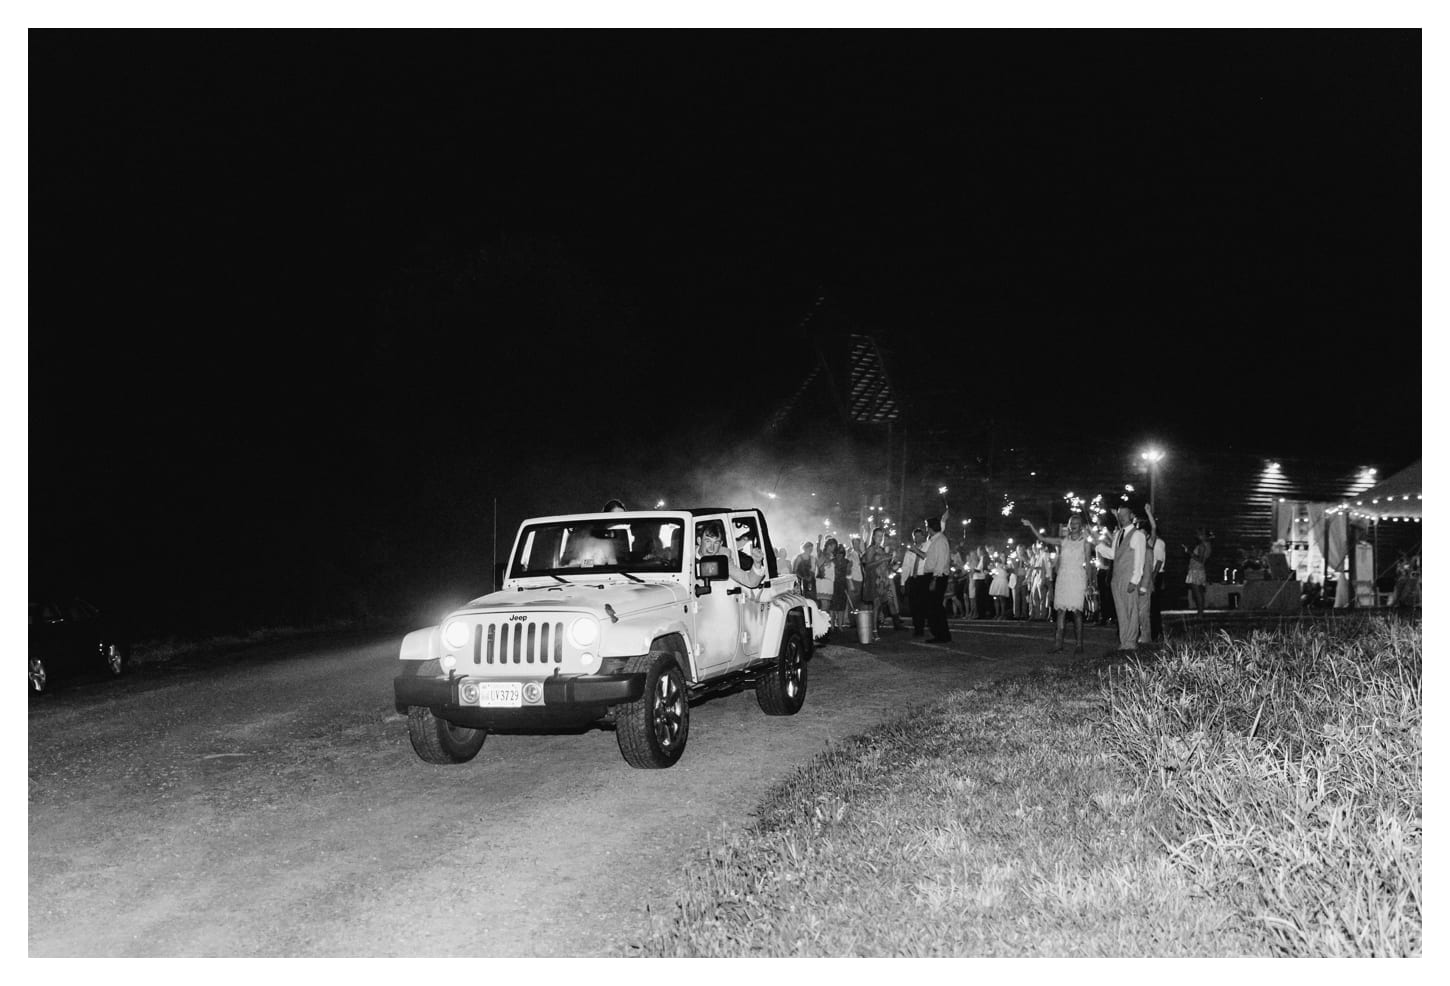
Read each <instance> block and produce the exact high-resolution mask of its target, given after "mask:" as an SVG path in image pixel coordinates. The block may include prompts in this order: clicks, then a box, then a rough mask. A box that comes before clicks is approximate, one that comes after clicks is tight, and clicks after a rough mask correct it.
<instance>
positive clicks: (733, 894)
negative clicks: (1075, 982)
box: [620, 621, 1422, 956]
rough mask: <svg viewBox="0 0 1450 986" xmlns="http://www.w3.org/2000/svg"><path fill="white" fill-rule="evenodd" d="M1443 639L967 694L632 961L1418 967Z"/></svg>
mask: <svg viewBox="0 0 1450 986" xmlns="http://www.w3.org/2000/svg"><path fill="white" fill-rule="evenodd" d="M1420 777H1421V754H1420V632H1419V629H1418V627H1412V626H1407V625H1403V624H1397V623H1386V622H1383V621H1381V622H1378V623H1367V624H1363V625H1359V626H1356V627H1352V628H1347V629H1346V628H1341V629H1335V628H1332V627H1329V626H1325V627H1318V626H1310V627H1307V628H1301V629H1289V630H1284V631H1281V632H1278V633H1264V632H1254V633H1252V634H1251V635H1250V636H1249V637H1248V638H1246V639H1235V638H1233V637H1231V636H1227V635H1224V636H1221V637H1219V638H1217V639H1216V640H1209V641H1195V642H1192V643H1189V644H1187V645H1182V646H1177V647H1174V648H1172V649H1170V650H1168V651H1166V652H1165V653H1163V654H1162V655H1161V656H1160V657H1159V659H1158V660H1156V661H1154V660H1145V661H1144V662H1143V663H1135V664H1129V665H1125V666H1113V665H1109V666H1108V667H1107V668H1104V669H1099V668H1096V667H1093V666H1088V665H1084V666H1080V667H1078V668H1075V669H1066V670H1047V671H1043V672H1039V673H1036V674H1032V675H1027V676H1022V677H1018V678H1013V679H1007V680H1004V681H1000V682H997V683H994V684H992V685H990V686H988V687H984V688H980V689H973V690H970V691H966V692H958V693H954V694H952V695H949V696H947V697H946V698H944V699H943V700H941V701H939V702H937V703H935V704H933V705H930V706H926V707H923V708H920V709H912V710H909V711H907V712H906V713H905V714H904V715H903V716H902V717H900V718H899V719H897V720H894V721H892V722H890V723H886V724H883V725H882V726H880V727H877V728H876V729H873V730H871V731H869V732H867V733H865V734H864V735H861V736H858V737H854V738H852V739H850V740H848V741H846V742H844V743H841V744H839V745H836V746H833V747H832V748H831V749H830V750H828V751H827V752H826V753H824V754H822V755H821V756H820V757H818V758H817V759H816V760H815V761H814V762H812V763H811V764H809V765H807V766H805V767H803V768H802V769H801V770H799V771H798V772H797V773H796V774H795V775H794V776H793V777H791V778H790V779H788V780H787V781H786V782H785V783H783V784H781V785H780V786H778V787H777V788H775V789H774V790H772V791H771V792H770V794H769V795H768V796H767V798H766V800H765V802H764V803H763V804H762V805H761V806H760V807H759V809H758V818H757V821H756V823H755V824H754V825H753V826H751V827H750V828H749V829H747V830H745V831H739V832H733V833H730V834H728V835H727V836H725V837H723V838H722V839H721V840H719V841H718V842H717V843H716V844H714V845H712V846H710V847H708V848H707V849H706V850H704V851H702V852H701V853H700V854H699V855H698V856H697V857H696V858H694V859H691V860H690V861H689V863H688V865H687V867H686V869H685V870H684V872H683V873H682V874H681V877H680V880H681V882H680V887H679V889H678V892H677V893H676V894H675V896H674V899H673V902H672V904H671V906H669V907H667V908H666V910H665V911H664V912H658V911H657V912H656V913H655V914H654V917H653V922H652V925H653V926H652V930H651V934H650V935H649V936H648V938H647V939H646V940H644V941H641V942H630V943H625V944H623V945H622V946H621V947H620V952H621V954H627V955H662V956H674V955H680V956H685V955H688V956H748V955H771V956H782V955H817V956H820V955H868V956H896V955H923V956H943V955H1012V956H1028V955H1043V956H1093V955H1107V956H1140V955H1141V956H1147V955H1155V956H1159V955H1161V956H1168V955H1183V956H1210V955H1211V956H1227V955H1275V954H1277V955H1313V956H1340V955H1415V954H1419V952H1420V950H1421V938H1422V932H1421V908H1420V886H1421V881H1420V845H1421V828H1420V818H1421V813H1420Z"/></svg>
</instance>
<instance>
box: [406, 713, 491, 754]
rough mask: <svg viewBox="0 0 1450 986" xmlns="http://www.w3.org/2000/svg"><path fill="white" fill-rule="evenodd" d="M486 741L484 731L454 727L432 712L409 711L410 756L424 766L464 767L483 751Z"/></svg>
mask: <svg viewBox="0 0 1450 986" xmlns="http://www.w3.org/2000/svg"><path fill="white" fill-rule="evenodd" d="M487 738H488V730H486V729H472V728H470V727H468V726H455V725H454V724H453V723H451V722H449V721H448V720H447V719H440V718H438V717H437V716H435V715H434V714H433V710H432V709H427V708H424V707H422V706H418V705H412V706H409V707H408V740H409V742H411V743H412V744H413V752H414V753H416V754H418V757H419V759H421V760H423V761H425V762H427V763H436V764H455V763H467V762H468V761H470V760H472V759H473V758H474V757H476V756H477V755H478V751H479V750H481V749H483V741H484V740H485V739H487Z"/></svg>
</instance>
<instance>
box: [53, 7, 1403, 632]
mask: <svg viewBox="0 0 1450 986" xmlns="http://www.w3.org/2000/svg"><path fill="white" fill-rule="evenodd" d="M726 40H728V44H727V43H725V42H726ZM1420 74H1421V50H1420V35H1419V33H1418V32H1413V31H1409V32H1383V31H1381V32H1366V31H1360V32H1273V33H1270V32H1257V31H1234V32H1197V33H1189V32H1178V33H1152V32H1133V33H1125V32H1083V33H1054V32H1036V33H1031V34H1017V33H1010V32H990V33H988V32H972V33H945V32H936V33H928V34H917V33H911V34H907V33H890V34H887V33H880V32H876V33H871V34H848V33H835V34H825V33H806V34H789V35H785V34H773V33H766V32H760V33H740V34H733V35H731V36H729V37H728V39H724V38H722V37H721V36H719V35H710V34H706V33H690V34H662V33H661V34H648V35H646V34H625V35H608V36H605V35H598V34H594V35H590V34H573V33H548V34H537V33H505V32H488V33H475V34H469V35H459V34H432V33H409V34H406V35H404V34H401V33H387V32H382V33H353V32H348V33H328V34H308V35H306V36H300V35H295V34H284V33H279V32H268V31H262V32H245V33H243V32H226V33H223V32H214V33H205V34H197V33H188V32H171V33H165V34H159V33H145V32H142V33H135V32H131V33H125V34H121V33H85V32H74V31H72V32H64V33H35V32H32V33H31V35H30V65H29V85H30V106H29V180H30V200H29V210H30V212H29V219H30V227H29V251H30V256H29V262H30V282H29V360H30V362H29V376H30V380H29V384H30V422H29V436H28V438H29V443H30V445H29V452H30V475H29V482H30V488H29V495H30V500H29V503H30V557H31V571H32V578H33V579H37V578H40V577H42V576H45V577H51V576H56V577H70V576H71V575H72V574H73V573H74V572H75V571H77V570H85V571H88V572H101V573H102V575H101V576H98V578H100V579H101V581H103V582H105V583H107V584H109V585H112V586H114V585H116V584H125V585H127V586H129V587H130V588H131V591H132V593H133V594H142V595H147V596H149V597H150V598H151V599H152V600H153V601H154V600H155V599H156V598H158V597H166V598H168V599H172V600H174V604H173V606H172V609H173V610H188V611H190V610H193V609H195V608H198V607H200V608H205V607H206V606H208V605H210V606H212V607H213V608H218V607H221V604H220V603H218V602H217V599H216V597H219V596H222V595H226V594H233V595H235V594H244V593H243V590H244V589H246V591H248V592H251V593H252V594H253V596H254V598H261V597H263V596H266V595H267V594H268V593H269V592H270V593H272V594H273V595H275V596H289V597H292V598H299V599H300V598H303V597H307V598H309V599H312V600H313V603H312V606H313V609H312V610H306V611H304V610H305V607H304V610H299V611H298V612H297V613H296V614H289V615H295V616H296V618H298V619H304V618H306V617H307V616H308V615H309V613H313V614H315V613H318V612H322V611H323V610H325V609H326V608H327V606H326V603H325V602H321V601H319V600H321V599H323V598H324V597H326V596H327V595H328V593H329V591H330V590H329V589H327V588H319V587H326V586H348V587H349V588H347V589H339V590H337V591H339V592H357V593H363V594H366V593H369V592H371V593H373V594H374V595H375V596H376V595H379V594H382V595H385V594H386V592H387V591H388V590H386V589H382V588H377V587H376V586H374V585H373V584H372V583H369V582H367V580H365V579H364V580H359V578H358V577H357V574H356V573H357V572H358V571H360V570H364V569H366V570H368V571H373V572H377V571H382V570H385V569H386V570H393V571H396V572H399V573H407V575H406V576H404V575H400V576H399V577H398V579H397V580H395V582H394V583H389V584H390V585H395V584H396V582H397V581H402V580H404V579H405V578H417V577H418V576H417V573H418V572H420V571H425V570H428V571H432V572H433V573H434V574H436V573H437V572H438V571H450V572H452V571H458V570H459V569H460V567H465V568H466V567H467V566H468V564H469V562H468V560H467V559H466V558H461V557H460V555H466V554H467V553H468V552H477V551H478V550H479V547H478V546H479V544H480V543H483V542H480V541H479V540H478V538H477V536H472V537H467V538H461V537H459V536H458V535H457V533H456V532H457V531H458V530H459V528H460V525H467V524H475V523H487V524H491V523H492V516H491V511H492V503H491V501H492V498H493V497H494V496H498V497H499V498H500V499H501V500H502V501H504V502H503V504H502V505H501V507H500V526H501V527H503V528H507V529H511V528H512V526H513V525H514V524H515V523H516V522H517V520H518V518H519V517H521V516H523V515H527V514H532V513H539V512H543V510H544V508H547V509H551V510H552V509H558V510H568V509H584V508H593V507H596V506H597V505H598V503H599V502H602V501H603V499H605V498H607V497H608V496H610V495H613V492H615V491H617V490H620V489H633V488H637V484H636V483H632V482H631V479H632V477H633V478H634V479H637V478H638V473H639V472H640V471H641V470H642V469H644V468H645V467H643V466H641V465H640V460H641V458H643V459H644V460H645V461H647V462H649V463H650V467H651V468H659V467H669V465H670V463H671V461H672V460H678V461H680V462H682V463H685V462H688V464H689V465H690V467H691V468H693V467H694V466H695V465H696V464H697V462H698V461H699V460H700V459H701V458H702V455H703V454H704V450H703V449H702V446H701V445H700V444H699V436H700V435H708V436H712V437H711V438H710V442H711V443H717V444H718V443H719V442H721V441H722V440H723V441H736V442H739V441H743V440H744V439H746V438H747V437H748V436H749V435H751V434H753V433H754V432H755V430H756V429H757V428H758V425H759V420H760V417H761V416H762V415H763V414H765V413H768V411H769V409H770V407H772V406H773V405H774V402H775V401H776V400H777V399H779V398H780V397H783V396H784V395H786V394H788V393H790V392H791V391H792V390H793V389H794V387H795V385H796V383H797V382H798V380H799V379H800V377H801V374H803V373H804V372H806V371H808V369H809V366H810V361H811V359H812V356H811V351H810V348H809V347H808V346H807V345H806V344H805V342H804V341H803V338H802V337H801V334H800V332H799V331H798V328H797V327H798V326H799V324H800V322H801V319H802V318H803V316H804V315H805V313H806V312H807V311H809V310H810V306H811V303H812V301H813V300H814V298H815V297H816V296H817V294H818V293H820V292H821V291H824V293H825V295H826V296H827V298H828V300H829V302H830V303H831V305H832V306H833V311H834V312H835V314H836V317H837V318H840V319H845V320H849V321H851V322H853V323H854V324H858V325H860V326H861V327H862V328H863V329H866V330H868V331H872V332H875V333H877V334H878V335H879V336H880V337H882V338H884V339H889V340H890V342H891V344H892V345H893V346H895V347H897V348H898V349H899V350H900V351H901V352H903V353H904V354H908V355H915V356H917V357H919V358H920V369H919V370H918V371H917V372H916V374H914V377H915V378H914V379H913V380H912V381H910V382H909V384H910V385H911V386H919V387H920V388H921V389H922V390H923V391H932V390H940V388H941V387H943V386H945V385H948V384H951V383H953V382H959V381H960V379H961V377H962V375H963V368H970V371H969V372H970V374H971V376H972V379H973V380H974V386H975V387H976V388H978V391H979V392H980V393H981V394H982V395H983V398H984V399H985V400H988V401H990V402H991V403H992V404H993V405H994V406H996V407H999V408H1001V409H1002V411H1001V413H1003V414H1004V415H1010V416H1013V417H1015V418H1016V419H1018V420H1019V421H1020V422H1022V424H1023V426H1024V427H1037V428H1041V429H1043V430H1053V429H1057V430H1062V429H1063V427H1064V424H1063V418H1062V416H1063V413H1064V412H1063V406H1064V405H1065V404H1070V405H1076V406H1079V407H1081V408H1082V413H1081V415H1080V417H1081V419H1082V420H1081V424H1080V427H1081V428H1083V429H1085V430H1088V431H1090V432H1091V433H1092V434H1093V435H1095V436H1097V437H1098V438H1102V439H1107V440H1117V439H1121V441H1123V442H1124V443H1131V442H1133V441H1136V440H1138V439H1139V437H1140V436H1141V435H1142V434H1143V432H1144V421H1143V418H1144V415H1145V413H1146V412H1145V408H1146V407H1151V408H1153V409H1154V410H1153V414H1154V416H1155V418H1156V423H1155V424H1156V432H1157V433H1160V434H1163V435H1165V436H1166V437H1168V438H1169V439H1172V440H1177V441H1180V442H1183V443H1204V442H1212V441H1214V440H1215V438H1216V436H1221V435H1222V431H1223V423H1222V421H1221V420H1218V419H1215V418H1214V416H1213V414H1212V411H1213V410H1214V408H1211V407H1208V406H1205V405H1206V402H1205V401H1204V400H1203V399H1202V397H1201V396H1199V395H1200V394H1201V392H1202V391H1201V390H1196V389H1195V386H1194V385H1195V384H1196V383H1197V382H1199V381H1213V383H1214V387H1215V391H1214V393H1215V401H1214V403H1215V404H1216V405H1217V406H1219V407H1220V408H1222V407H1252V406H1256V405H1259V406H1267V407H1274V406H1278V407H1282V408H1285V409H1286V410H1287V411H1288V413H1283V414H1278V415H1265V416H1264V420H1263V421H1262V422H1260V423H1259V424H1257V425H1256V426H1255V435H1256V436H1257V438H1258V440H1259V441H1260V443H1261V444H1262V445H1263V446H1264V447H1266V448H1282V449H1284V454H1290V453H1292V454H1301V455H1303V454H1331V453H1334V454H1346V455H1351V456H1363V457H1364V458H1365V459H1366V461H1380V462H1384V463H1387V464H1389V463H1402V462H1403V461H1405V460H1406V459H1408V458H1413V457H1415V456H1417V455H1418V454H1419V449H1420V443H1421V435H1420V428H1419V408H1420V400H1419V397H1420V360H1421V349H1420V345H1421V344H1420V279H1421V278H1420V209H1421V192H1420V154H1421V146H1420V116H1421V93H1420ZM747 341H758V342H757V344H759V343H766V344H768V345H769V346H770V347H771V348H770V349H769V350H768V352H769V353H770V354H771V355H770V357H769V358H768V359H766V360H764V361H763V362H761V363H759V364H758V365H757V366H755V367H753V368H751V369H750V370H749V377H748V379H747V378H745V377H744V376H743V373H744V371H743V370H741V369H740V367H739V366H731V365H730V362H731V360H732V359H733V360H736V361H737V362H738V360H739V357H740V356H741V354H742V353H745V352H748V351H749V349H748V348H747V347H746V345H745V343H746V342H747ZM1129 351H1133V352H1138V353H1140V354H1144V355H1146V356H1147V358H1148V360H1149V361H1150V363H1151V365H1153V366H1156V367H1157V368H1159V369H1160V370H1161V371H1162V373H1163V375H1164V378H1165V380H1166V384H1165V386H1164V388H1163V393H1162V394H1161V395H1160V396H1159V397H1158V398H1157V399H1156V401H1151V402H1147V403H1145V400H1144V397H1143V395H1142V394H1133V395H1131V396H1128V395H1121V394H1117V393H1115V391H1114V388H1111V387H1099V388H1097V390H1096V394H1095V396H1094V397H1093V398H1092V399H1091V401H1090V402H1089V401H1081V400H1079V399H1078V397H1077V393H1080V392H1081V390H1082V388H1081V387H1080V386H1075V385H1073V384H1070V383H1064V384H1060V385H1059V384H1057V383H1056V382H1055V381H1058V380H1060V379H1064V378H1066V379H1068V380H1073V379H1078V380H1080V379H1082V378H1083V377H1084V376H1085V375H1087V374H1089V373H1099V374H1105V375H1112V374H1114V373H1115V372H1116V371H1117V370H1118V368H1119V367H1120V366H1121V365H1122V360H1121V359H1120V358H1119V357H1121V356H1123V355H1124V354H1125V353H1127V352H1129ZM706 354H708V355H710V356H713V357H715V358H717V359H718V360H719V365H718V366H717V367H716V368H702V366H701V365H700V363H699V359H698V358H699V357H700V356H702V355H706ZM1366 357H1370V358H1372V359H1371V360H1370V363H1366V362H1365V360H1366ZM1370 364H1372V365H1370ZM1034 369H1035V370H1038V371H1040V372H1041V378H1042V379H1044V380H1047V381H1053V382H1052V383H1049V384H1048V385H1047V390H1048V392H1049V393H1052V394H1054V397H1053V398H1052V400H1050V401H1042V400H1033V401H1025V400H1022V399H1021V398H1020V397H1019V396H1018V395H1019V393H1020V388H1021V381H1022V379H1023V375H1024V374H1025V373H1026V372H1028V371H1029V370H1034ZM1290 378H1297V379H1300V380H1305V381H1316V380H1322V381H1330V382H1332V381H1344V383H1341V384H1338V385H1336V386H1334V387H1333V388H1332V392H1331V391H1327V390H1326V389H1319V390H1317V391H1316V390H1315V389H1313V388H1312V387H1311V386H1309V385H1307V384H1306V385H1304V386H1305V389H1303V390H1302V391H1300V392H1298V393H1296V392H1295V391H1294V389H1293V384H1291V383H1290V382H1289V381H1290ZM1351 382H1352V383H1351ZM1185 385H1187V386H1185ZM1346 387H1349V388H1350V389H1352V392H1353V394H1354V396H1355V399H1356V400H1359V401H1362V402H1363V403H1364V406H1365V408H1366V409H1367V410H1368V411H1369V412H1370V416H1369V417H1368V418H1366V420H1377V421H1383V420H1385V419H1386V418H1390V417H1394V418H1395V419H1396V420H1397V421H1398V422H1399V426H1398V427H1397V428H1395V429H1390V430H1386V429H1382V428H1377V427H1353V428H1336V427H1333V426H1332V424H1333V410H1332V407H1331V405H1330V401H1331V399H1332V398H1338V397H1342V396H1344V392H1345V388H1346ZM1038 389H1042V385H1038ZM1316 401H1317V402H1318V405H1319V408H1320V410H1319V411H1318V412H1312V411H1311V410H1310V408H1311V407H1312V406H1314V405H1315V403H1316ZM701 409H706V410H707V411H708V413H701ZM687 412H693V414H687ZM1306 420H1318V421H1320V422H1322V424H1323V425H1324V427H1318V428H1308V429H1306V428H1305V427H1304V426H1303V425H1304V423H1305V421H1306ZM702 425H703V426H706V427H705V430H704V431H702V430H701V426H702ZM761 454H762V456H763V457H765V456H768V455H769V450H762V452H761ZM681 468H683V467H681ZM546 491H547V492H546ZM98 558H100V559H102V560H101V561H97V559H98ZM282 573H286V574H282ZM484 578H485V579H486V576H485V577H484ZM443 581H446V579H444V580H443ZM304 583H305V584H304ZM198 585H205V586H209V587H211V588H210V590H206V589H201V588H198ZM138 586H141V587H143V588H137V587H138ZM258 586H262V588H258ZM474 587H475V588H476V587H477V586H476V585H475V586H474ZM208 591H210V595H208ZM373 604H374V605H377V601H376V599H374V600H373ZM154 608H156V607H154V606H153V609H154ZM221 608H224V607H221ZM232 615H233V616H237V617H238V618H247V614H245V613H244V612H243V611H242V610H241V609H237V610H236V612H234V613H233V614H232ZM255 616H256V618H257V619H275V618H277V617H276V613H275V612H274V611H273V610H267V611H266V612H265V614H263V613H262V611H260V610H259V611H258V612H257V613H256V614H255Z"/></svg>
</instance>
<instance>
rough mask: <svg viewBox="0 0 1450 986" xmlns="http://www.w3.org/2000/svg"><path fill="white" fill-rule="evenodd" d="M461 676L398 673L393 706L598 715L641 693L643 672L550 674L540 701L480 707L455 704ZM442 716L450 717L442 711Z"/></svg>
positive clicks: (505, 714)
mask: <svg viewBox="0 0 1450 986" xmlns="http://www.w3.org/2000/svg"><path fill="white" fill-rule="evenodd" d="M465 677H467V676H465V675H458V676H455V677H453V678H448V677H445V676H442V675H429V676H417V675H410V674H401V675H398V677H396V678H394V679H393V705H394V707H395V708H397V710H398V711H399V712H403V713H406V712H407V711H408V707H409V706H413V705H418V706H423V707H425V708H429V709H432V710H433V711H434V712H435V713H440V714H441V713H450V712H453V711H454V710H457V711H458V712H459V713H464V714H466V715H467V716H468V717H470V718H478V717H480V716H482V717H489V716H493V715H495V714H498V716H499V717H500V718H502V719H510V720H511V719H526V718H531V717H542V718H548V717H550V716H551V715H554V714H557V715H559V716H560V717H561V718H577V717H578V715H579V714H585V715H588V714H602V713H603V712H604V710H605V709H607V708H608V707H609V706H611V705H619V704H621V703H624V702H633V701H636V700H637V699H638V698H639V697H640V696H641V695H643V694H644V674H643V673H636V674H584V675H553V676H551V677H548V678H544V679H543V680H542V681H541V684H542V685H543V686H544V700H543V703H542V704H539V705H524V706H521V707H520V708H518V709H480V708H478V707H476V706H463V705H459V704H458V686H459V685H460V684H461V683H462V682H463V681H464V679H465ZM474 680H475V681H477V680H479V679H474ZM443 718H445V719H451V718H453V717H452V716H450V715H446V714H445V715H443Z"/></svg>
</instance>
